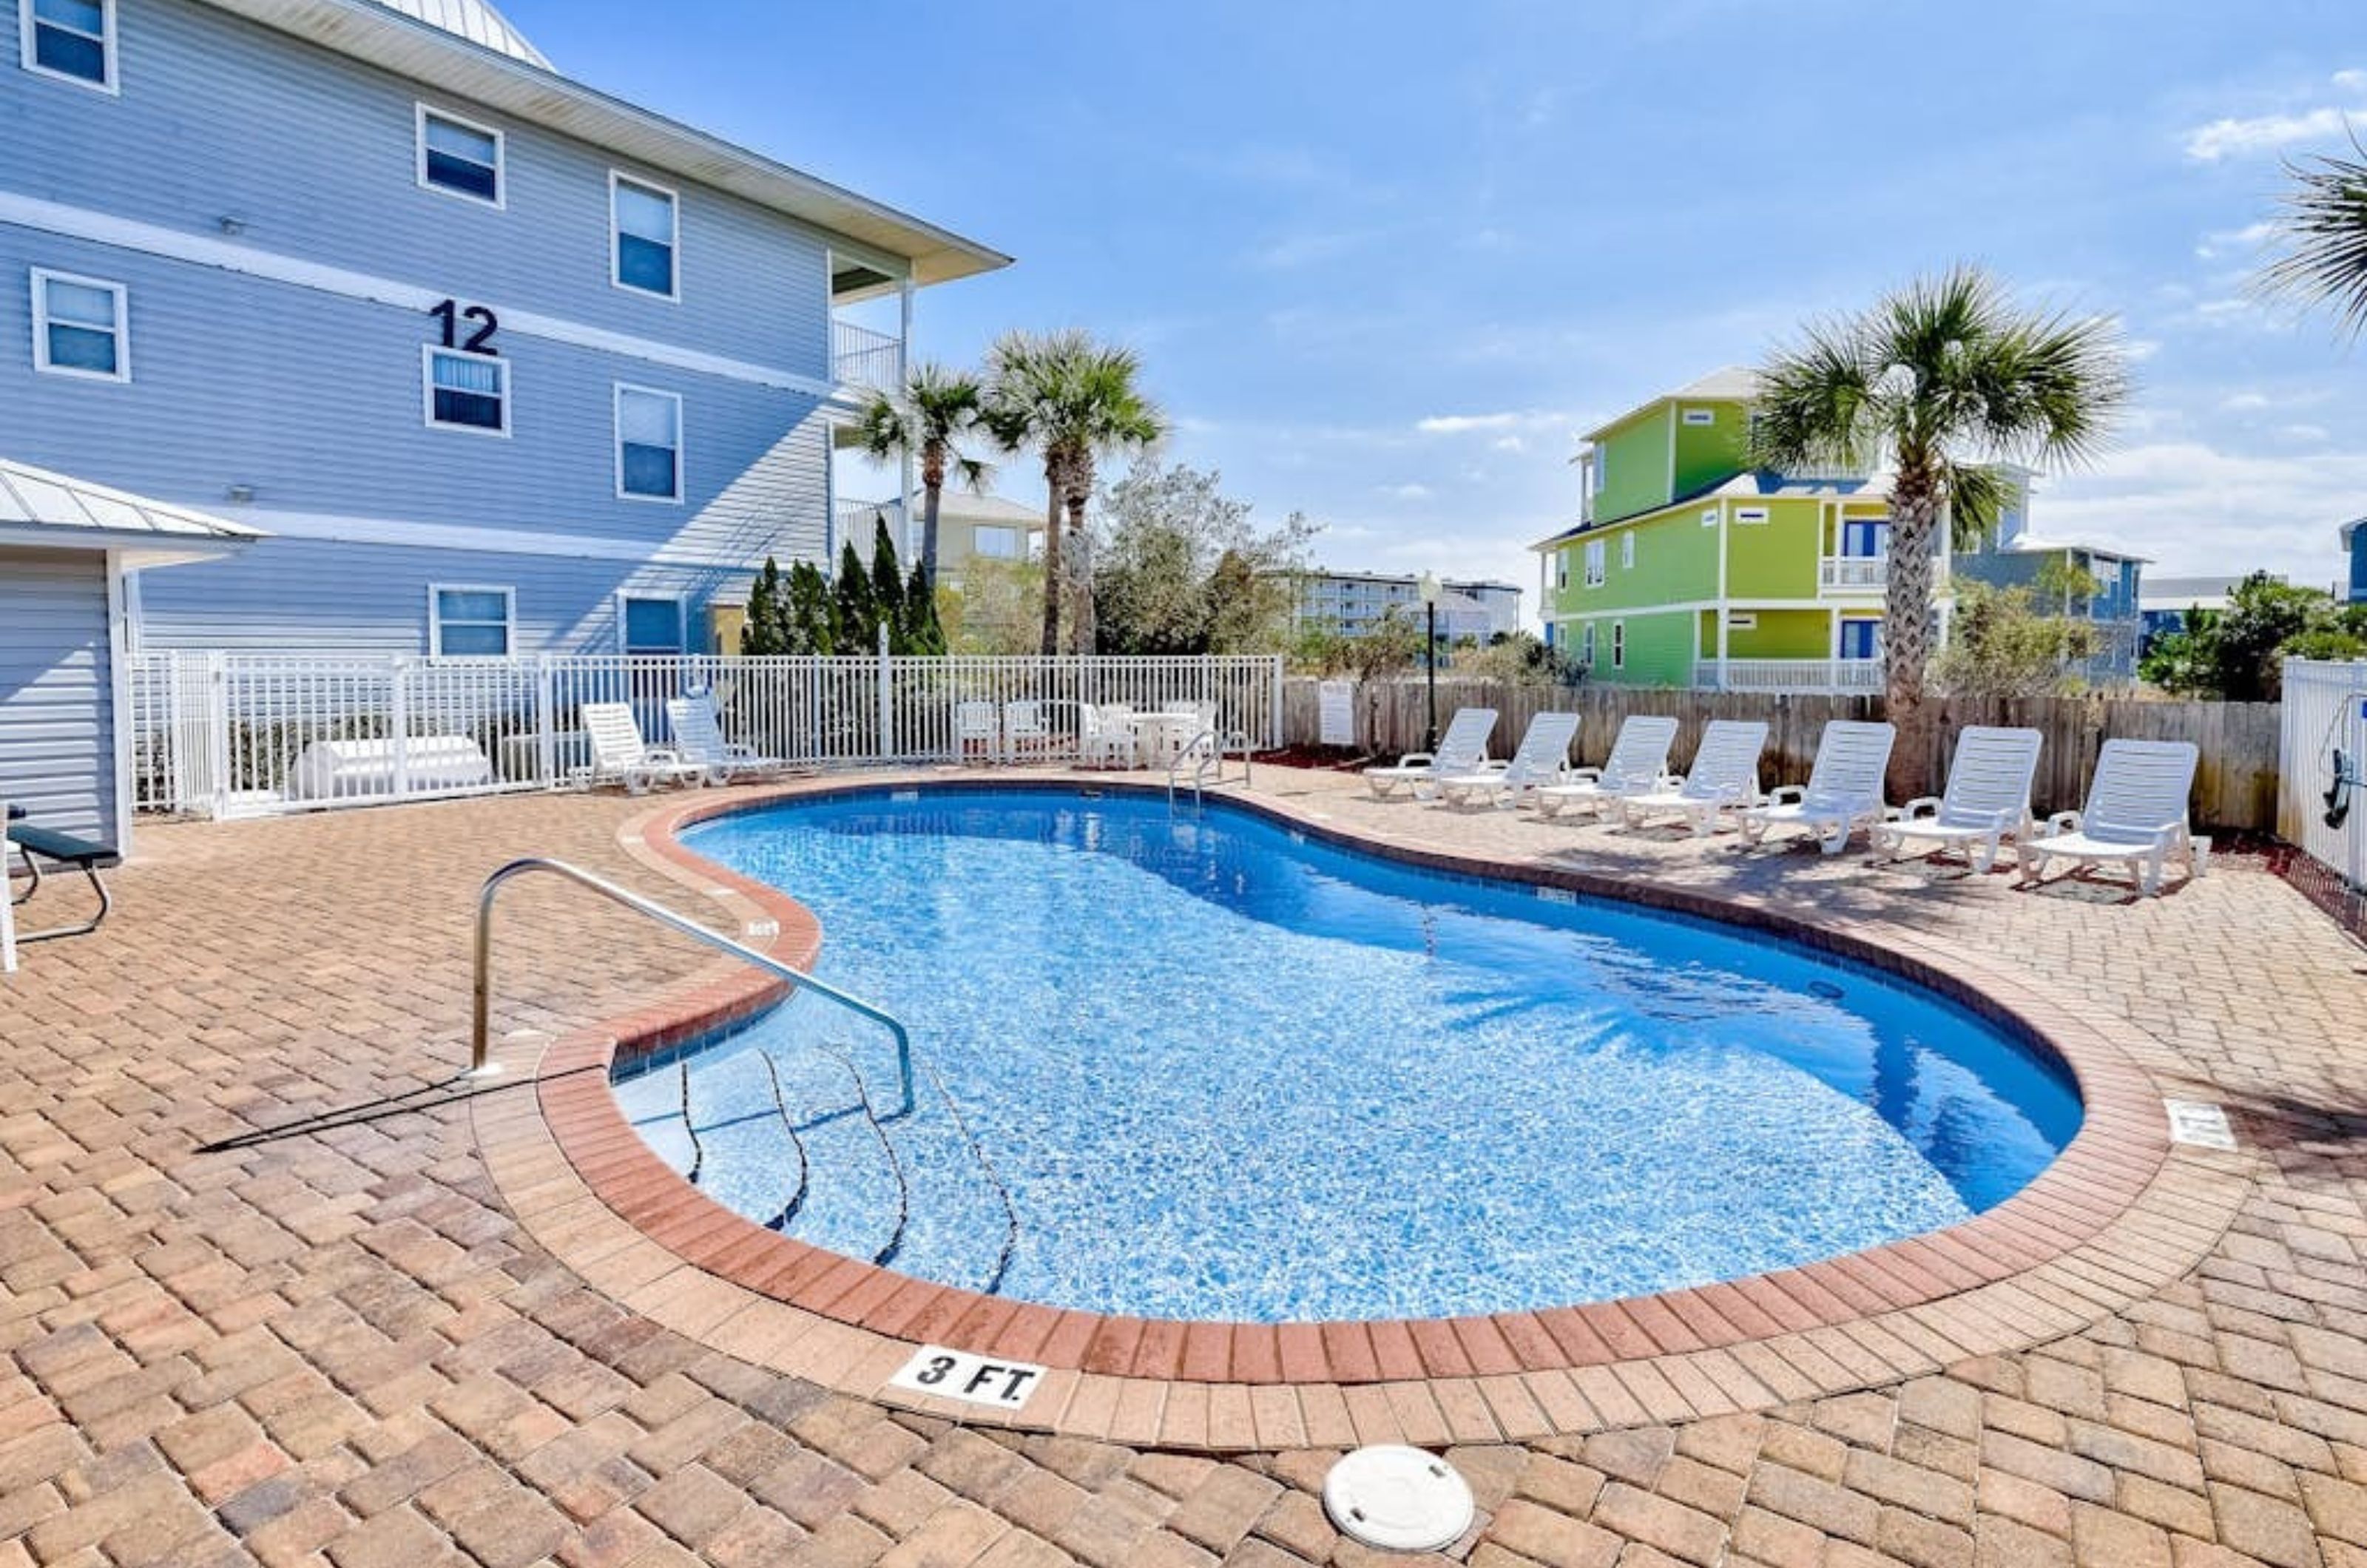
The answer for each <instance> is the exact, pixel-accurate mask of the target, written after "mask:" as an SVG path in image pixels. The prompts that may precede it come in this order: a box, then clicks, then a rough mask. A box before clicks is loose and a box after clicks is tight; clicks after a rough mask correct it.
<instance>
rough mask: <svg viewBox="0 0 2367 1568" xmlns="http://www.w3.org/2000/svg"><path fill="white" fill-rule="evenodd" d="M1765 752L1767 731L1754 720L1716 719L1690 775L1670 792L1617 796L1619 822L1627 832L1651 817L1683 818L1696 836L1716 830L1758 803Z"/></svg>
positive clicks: (1704, 734) (1695, 756)
mask: <svg viewBox="0 0 2367 1568" xmlns="http://www.w3.org/2000/svg"><path fill="white" fill-rule="evenodd" d="M1764 750H1767V727H1766V725H1764V724H1761V723H1760V722H1758V721H1756V720H1751V721H1748V722H1746V721H1744V720H1741V719H1733V718H1714V719H1712V720H1710V721H1709V723H1708V724H1707V725H1705V726H1704V727H1703V728H1702V739H1701V745H1700V746H1699V747H1698V748H1697V749H1696V750H1694V752H1693V771H1692V772H1690V773H1687V774H1686V775H1685V776H1684V779H1683V782H1682V783H1681V784H1678V785H1677V786H1676V787H1675V788H1673V789H1661V790H1654V791H1652V792H1651V793H1650V794H1648V795H1625V796H1622V797H1621V798H1620V801H1619V804H1618V811H1619V820H1620V821H1621V822H1622V823H1624V824H1625V825H1626V826H1628V827H1630V828H1634V827H1638V826H1640V825H1642V824H1643V823H1646V822H1648V821H1650V820H1651V819H1652V818H1655V817H1670V816H1676V817H1682V818H1684V819H1685V825H1686V826H1687V827H1689V828H1691V829H1693V832H1694V833H1695V834H1697V835H1702V836H1706V835H1708V834H1711V833H1714V832H1716V830H1717V821H1718V818H1720V817H1721V816H1723V815H1725V813H1727V811H1729V810H1734V811H1744V810H1748V809H1750V807H1754V806H1757V805H1759V804H1761V799H1762V797H1761V795H1760V793H1759V754H1760V753H1761V752H1762V751H1764Z"/></svg>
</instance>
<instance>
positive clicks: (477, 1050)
mask: <svg viewBox="0 0 2367 1568" xmlns="http://www.w3.org/2000/svg"><path fill="white" fill-rule="evenodd" d="M530 871H546V872H549V873H550V874H552V875H553V876H560V877H564V878H566V879H567V880H568V881H570V882H572V883H574V884H575V885H576V886H580V887H588V888H590V889H591V890H592V891H593V892H595V893H597V894H598V895H600V897H603V898H606V899H607V900H608V901H609V902H610V903H612V904H620V905H622V906H624V907H625V908H628V909H630V910H633V911H634V912H635V913H637V914H642V915H647V916H648V917H649V918H650V919H653V920H655V921H657V922H658V923H659V924H660V925H662V926H666V927H670V928H671V929H673V930H674V931H680V932H681V933H682V934H683V935H685V936H686V937H689V938H691V939H692V940H693V941H695V942H705V943H706V944H707V945H708V946H709V947H712V948H715V949H718V950H719V951H720V952H724V953H730V955H731V956H732V957H734V958H737V959H739V960H741V961H742V963H745V964H754V965H755V966H756V967H757V968H759V969H762V970H763V971H764V973H765V974H767V975H770V976H774V977H775V978H776V979H779V980H786V981H787V982H788V983H789V984H790V985H791V986H793V987H796V988H797V989H798V990H801V991H811V992H813V993H814V995H816V996H818V997H820V998H822V999H823V1000H824V1001H830V1002H835V1003H837V1004H838V1005H839V1006H840V1007H843V1008H844V1009H846V1010H848V1011H850V1012H853V1013H856V1014H859V1015H860V1016H862V1017H864V1018H867V1019H869V1020H870V1021H872V1022H874V1023H877V1024H878V1025H880V1026H881V1027H883V1028H885V1029H886V1030H887V1031H888V1032H889V1033H890V1034H891V1035H893V1036H895V1039H896V1068H897V1075H898V1077H899V1078H900V1080H901V1082H902V1085H903V1090H904V1108H905V1110H906V1111H911V1109H912V1034H911V1033H910V1032H908V1031H907V1030H906V1029H905V1028H904V1025H903V1023H902V1022H901V1021H900V1020H898V1019H897V1017H896V1015H895V1014H893V1013H891V1012H889V1011H888V1010H886V1009H884V1008H878V1007H875V1006H873V1005H872V1004H871V1003H869V1002H866V1001H865V1000H864V999H863V998H860V997H857V996H851V995H849V994H848V993H846V992H844V991H842V990H840V989H839V988H838V987H835V986H832V985H830V984H828V983H826V982H824V981H821V980H817V979H815V978H814V977H813V976H810V975H809V974H807V973H806V972H805V971H804V970H802V969H796V968H792V967H790V966H789V965H788V964H784V963H782V962H781V961H780V960H779V959H777V958H774V957H772V956H770V955H768V954H766V953H759V952H757V951H756V950H755V949H754V948H753V947H750V946H747V945H746V944H745V943H742V942H734V941H732V940H731V939H730V937H728V936H725V935H723V934H722V933H720V932H719V931H709V930H708V929H707V928H706V927H705V926H702V925H700V924H699V923H698V922H697V920H693V919H687V918H685V917H684V916H681V915H677V914H675V913H674V911H673V910H672V909H669V908H666V907H665V906H664V905H663V904H660V903H656V902H654V901H653V900H651V899H648V898H644V897H641V896H640V894H638V893H629V892H627V891H626V890H625V889H623V888H621V887H619V886H617V885H616V884H615V883H613V882H610V881H608V880H607V879H606V878H605V877H598V876H595V875H593V874H591V873H590V872H588V871H585V870H584V869H583V867H581V866H575V865H570V864H568V863H566V862H565V861H561V860H549V859H546V858H545V857H543V856H540V855H528V856H527V857H526V858H525V859H523V860H514V861H512V862H510V863H509V864H507V865H505V866H504V867H502V868H501V869H500V870H499V871H497V872H495V873H493V875H491V876H489V877H487V878H485V886H484V889H483V891H481V892H480V893H479V894H478V895H477V980H476V1015H475V1021H474V1023H473V1026H472V1031H471V1033H470V1046H469V1076H470V1077H492V1076H493V1075H494V1074H496V1073H498V1072H500V1071H501V1068H500V1067H499V1066H496V1065H493V1063H492V1062H491V1061H490V1060H489V1057H490V1055H491V1052H490V1049H489V1040H490V1034H491V1028H490V1021H491V1018H492V1014H493V900H494V897H495V896H496V895H498V894H499V893H500V892H501V890H502V887H503V886H504V884H506V883H507V882H509V880H510V879H511V878H513V877H515V876H522V875H524V874H526V873H527V872H530Z"/></svg>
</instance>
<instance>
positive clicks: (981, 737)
mask: <svg viewBox="0 0 2367 1568" xmlns="http://www.w3.org/2000/svg"><path fill="white" fill-rule="evenodd" d="M954 757H955V760H956V761H963V762H967V761H969V760H970V759H971V758H972V757H976V758H977V759H978V760H979V761H982V762H992V761H997V760H998V759H1000V758H1001V757H1002V727H1001V726H1000V725H998V724H997V723H996V722H995V714H994V705H993V704H992V703H956V704H955V705H954Z"/></svg>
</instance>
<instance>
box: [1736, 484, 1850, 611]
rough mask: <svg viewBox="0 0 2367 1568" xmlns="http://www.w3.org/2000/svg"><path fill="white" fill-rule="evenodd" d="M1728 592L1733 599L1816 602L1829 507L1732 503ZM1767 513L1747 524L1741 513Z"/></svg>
mask: <svg viewBox="0 0 2367 1568" xmlns="http://www.w3.org/2000/svg"><path fill="white" fill-rule="evenodd" d="M1753 510H1757V511H1763V512H1765V513H1767V521H1766V522H1764V523H1745V522H1743V521H1742V520H1741V515H1742V513H1746V512H1750V511H1753ZM1727 517H1728V518H1729V519H1730V520H1731V521H1730V523H1729V525H1728V526H1727V541H1728V543H1727V573H1726V591H1727V595H1728V597H1730V598H1734V599H1814V598H1815V597H1816V596H1817V562H1818V558H1819V557H1820V556H1821V555H1822V554H1823V553H1824V538H1825V526H1824V503H1823V502H1819V501H1817V500H1815V499H1813V498H1805V499H1799V500H1781V499H1776V498H1773V497H1765V498H1761V499H1759V500H1755V501H1731V502H1727Z"/></svg>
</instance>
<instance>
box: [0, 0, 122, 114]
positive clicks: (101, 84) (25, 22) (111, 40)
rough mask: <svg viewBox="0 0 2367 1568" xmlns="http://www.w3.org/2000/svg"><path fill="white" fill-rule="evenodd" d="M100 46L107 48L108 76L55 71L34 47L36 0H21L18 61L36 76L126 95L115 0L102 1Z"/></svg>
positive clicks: (18, 19)
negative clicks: (117, 45) (96, 78)
mask: <svg viewBox="0 0 2367 1568" xmlns="http://www.w3.org/2000/svg"><path fill="white" fill-rule="evenodd" d="M98 15H99V23H98V25H99V28H100V33H99V47H100V48H101V49H103V50H105V51H107V75H106V77H105V79H103V80H101V81H97V82H94V81H92V80H91V79H90V78H89V77H87V76H77V75H75V74H74V73H72V72H71V71H57V70H52V69H51V67H49V66H47V65H43V64H41V63H40V60H39V59H38V58H37V56H36V55H35V53H34V50H33V0H17V62H18V63H19V64H21V65H23V66H24V68H25V69H26V70H27V71H28V72H30V73H32V74H34V75H36V76H46V77H48V78H49V79H50V80H51V81H52V82H65V83H70V84H72V85H74V86H77V87H81V88H83V89H85V90H86V91H88V92H93V93H105V94H106V95H107V96H109V97H121V96H123V84H122V82H121V80H120V78H121V76H122V71H121V69H120V65H119V60H118V57H117V54H116V48H115V0H98Z"/></svg>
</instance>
